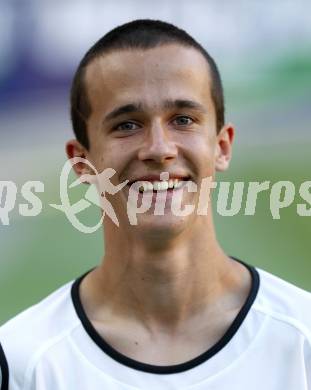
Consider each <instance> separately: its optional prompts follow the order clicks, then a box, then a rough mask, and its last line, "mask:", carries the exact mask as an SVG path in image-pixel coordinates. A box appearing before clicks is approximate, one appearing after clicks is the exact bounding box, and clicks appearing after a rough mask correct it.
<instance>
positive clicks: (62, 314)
mask: <svg viewBox="0 0 311 390" xmlns="http://www.w3.org/2000/svg"><path fill="white" fill-rule="evenodd" d="M71 285H72V282H70V283H67V284H66V285H64V286H62V287H61V288H59V289H58V290H56V291H55V292H53V293H52V294H50V295H49V296H48V297H46V298H45V299H43V300H42V301H41V302H39V303H38V304H36V305H34V306H32V307H30V308H28V309H27V310H25V311H23V312H22V313H20V314H18V315H17V316H16V317H14V318H13V319H11V320H10V321H8V322H7V323H5V324H4V325H2V326H1V327H0V345H1V346H2V348H1V349H2V359H1V351H0V361H1V362H2V363H1V369H2V371H6V368H5V365H7V366H8V371H9V376H10V383H12V382H13V383H14V384H15V386H16V388H20V386H22V384H23V382H24V379H25V375H26V372H27V371H28V370H29V369H30V367H31V366H32V365H34V364H35V361H36V360H37V359H38V357H39V356H40V355H42V354H43V353H44V352H45V351H46V350H47V349H49V348H51V347H52V346H53V345H54V344H55V343H58V342H60V341H61V340H63V339H65V338H66V336H67V335H68V334H69V333H70V332H71V331H72V330H73V329H74V328H75V327H77V326H78V325H79V320H78V317H77V316H76V315H75V311H74V308H73V305H72V300H71ZM2 376H3V373H2ZM14 388H15V387H14Z"/></svg>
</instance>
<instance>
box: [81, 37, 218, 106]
mask: <svg viewBox="0 0 311 390" xmlns="http://www.w3.org/2000/svg"><path fill="white" fill-rule="evenodd" d="M85 85H86V89H87V93H88V97H89V99H90V103H91V107H92V111H94V110H95V111H96V109H100V110H101V111H102V110H105V109H107V110H109V109H111V108H112V107H113V106H114V105H116V104H126V103H128V102H129V101H141V102H143V104H144V105H145V106H146V107H148V108H151V109H152V108H156V107H158V106H160V105H161V102H162V101H163V100H167V99H191V100H197V101H200V102H201V103H203V104H204V102H205V104H209V103H210V100H211V94H210V86H211V79H210V72H209V66H208V63H207V61H206V59H205V58H204V56H203V55H202V54H201V53H200V52H199V51H198V50H196V49H194V48H191V47H183V46H180V45H177V44H169V45H163V46H159V47H156V48H153V49H147V50H140V49H134V50H133V49H126V50H125V49H124V50H118V51H117V50H116V51H112V52H111V53H108V54H105V55H103V56H100V57H98V58H96V59H95V60H93V61H92V62H91V63H90V64H89V66H88V67H87V69H86V74H85Z"/></svg>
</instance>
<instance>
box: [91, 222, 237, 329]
mask: <svg viewBox="0 0 311 390" xmlns="http://www.w3.org/2000/svg"><path fill="white" fill-rule="evenodd" d="M196 225H197V227H196V228H194V227H193V226H192V228H191V234H190V233H189V232H184V234H180V235H178V236H176V237H174V238H173V239H170V240H166V242H164V243H163V242H162V243H161V245H155V244H154V242H155V241H154V240H150V241H149V240H145V239H140V238H137V237H136V239H133V237H131V236H128V237H127V239H125V235H124V232H123V233H121V234H120V233H119V234H118V232H117V230H118V229H115V231H112V229H111V230H109V229H107V230H106V234H105V242H106V243H107V245H106V253H105V257H104V261H103V262H102V264H101V265H100V267H98V268H97V269H96V271H95V272H94V280H93V282H92V284H93V285H96V292H95V289H94V294H97V302H101V303H102V304H103V303H104V304H105V305H108V306H109V307H110V310H111V312H114V313H117V314H118V315H120V316H122V317H123V316H124V317H129V316H130V317H135V319H136V320H139V321H140V322H142V323H144V324H145V325H146V326H147V327H149V328H159V327H165V328H166V329H167V328H171V329H172V330H174V329H176V328H178V327H179V325H180V324H181V323H184V322H185V321H187V319H189V318H194V317H195V316H196V315H198V314H200V313H202V311H204V310H206V308H210V307H211V306H212V304H213V302H216V301H217V302H219V297H221V296H223V295H224V294H226V291H227V292H228V293H229V290H230V289H232V288H233V286H234V284H237V283H238V280H237V273H236V271H237V268H235V266H234V265H233V264H232V263H234V262H233V261H231V260H230V259H229V258H228V257H227V256H226V255H225V254H224V253H223V251H222V249H221V248H220V246H219V244H218V242H217V241H216V238H215V233H214V229H213V223H212V221H211V220H210V221H206V219H205V220H204V219H203V218H202V220H201V221H200V223H197V224H196ZM112 243H113V244H112ZM233 270H234V272H233ZM228 271H229V272H228ZM94 282H95V283H94ZM239 282H241V280H240V279H239ZM231 292H232V291H231ZM102 306H103V305H102Z"/></svg>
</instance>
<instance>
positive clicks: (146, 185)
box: [128, 178, 189, 193]
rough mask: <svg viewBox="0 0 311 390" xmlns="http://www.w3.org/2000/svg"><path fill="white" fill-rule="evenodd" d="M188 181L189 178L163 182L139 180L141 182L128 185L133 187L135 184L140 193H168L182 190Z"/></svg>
mask: <svg viewBox="0 0 311 390" xmlns="http://www.w3.org/2000/svg"><path fill="white" fill-rule="evenodd" d="M188 180H189V178H181V179H169V180H162V181H158V180H153V181H146V180H139V181H135V182H131V183H128V185H129V186H131V185H132V184H135V187H136V189H137V190H138V191H139V192H140V193H142V192H146V191H148V192H159V191H167V190H173V189H178V188H181V187H182V186H183V185H185V182H186V181H188Z"/></svg>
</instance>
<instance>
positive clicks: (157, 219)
mask: <svg viewBox="0 0 311 390" xmlns="http://www.w3.org/2000/svg"><path fill="white" fill-rule="evenodd" d="M137 220H138V221H137V222H138V223H137V225H136V226H135V229H137V231H139V233H140V234H141V235H142V236H143V237H145V238H147V237H153V238H154V239H157V240H160V239H162V240H163V241H167V240H168V239H171V238H174V237H176V236H178V235H180V234H181V233H183V232H184V231H185V230H187V228H188V227H189V226H191V225H192V218H191V215H189V216H186V217H177V216H175V215H172V214H167V215H146V214H145V215H141V216H138V218H137ZM133 227H134V226H133Z"/></svg>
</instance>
